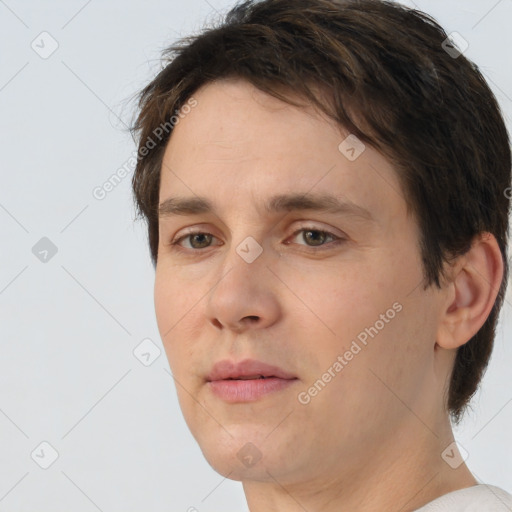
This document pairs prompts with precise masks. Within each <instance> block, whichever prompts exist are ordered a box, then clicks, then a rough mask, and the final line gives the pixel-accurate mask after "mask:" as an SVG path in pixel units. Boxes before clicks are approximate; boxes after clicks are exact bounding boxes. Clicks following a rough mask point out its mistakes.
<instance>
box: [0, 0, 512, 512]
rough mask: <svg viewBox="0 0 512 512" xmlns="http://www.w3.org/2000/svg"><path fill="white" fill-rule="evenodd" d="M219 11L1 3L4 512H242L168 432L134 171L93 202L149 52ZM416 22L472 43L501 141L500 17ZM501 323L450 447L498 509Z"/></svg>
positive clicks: (505, 82) (506, 484) (457, 13)
mask: <svg viewBox="0 0 512 512" xmlns="http://www.w3.org/2000/svg"><path fill="white" fill-rule="evenodd" d="M231 5H233V3H232V2H231V1H227V0H208V1H206V0H187V2H179V1H177V0H167V1H165V2H164V1H160V0H148V1H145V2H142V1H140V2H121V1H120V0H108V1H100V0H89V1H88V2H87V1H84V0H67V1H65V2H64V1H63V0H62V1H53V2H48V1H47V2H43V1H40V2H35V1H34V0H31V1H23V2H22V1H21V0H5V1H1V0H0V45H1V50H0V58H1V60H0V63H1V65H0V112H1V115H0V133H1V153H0V172H1V185H0V233H1V236H2V244H1V251H0V334H1V357H0V379H1V380H0V512H2V511H9V512H18V511H23V512H27V511H38V512H49V511H53V512H60V511H62V512H64V511H66V512H68V511H69V510H73V511H75V512H94V511H95V510H101V511H103V512H121V511H122V512H131V511H141V510H145V511H148V512H149V511H155V512H160V511H162V512H163V511H173V512H175V511H176V512H177V511H186V510H187V509H188V508H189V507H195V508H196V509H197V510H198V511H199V512H207V511H218V510H220V509H222V510H224V511H232V512H235V511H236V512H240V511H244V510H246V509H247V507H246V504H245V499H244V496H243V492H242V488H241V484H240V483H239V482H233V481H230V480H225V479H223V478H222V477H221V476H220V475H219V474H217V473H216V472H214V471H213V470H212V469H211V468H210V466H209V465H208V464H207V463H206V462H205V460H204V458H203V456H202V454H201V452H200V450H199V448H198V446H197V445H196V443H195V441H194V440H193V438H192V436H191V435H190V433H189V431H188V429H187V427H186V425H185V422H184V420H183V418H182V416H181V412H180V410H179V407H178V404H177V400H176V390H175V387H174V382H173V380H172V378H171V376H170V374H169V366H168V363H167V360H166V358H165V354H164V352H163V348H162V345H161V341H160V339H159V335H158V330H157V325H156V320H155V315H154V309H153V281H154V271H153V268H152V266H151V263H150V260H149V250H148V247H147V242H146V233H145V229H144V225H143V224H142V223H141V222H134V218H135V210H134V207H133V203H132V198H131V190H130V180H131V175H132V172H131V169H130V173H129V175H128V176H127V177H126V178H125V179H124V180H123V181H122V182H121V183H120V184H119V185H118V186H117V187H116V188H115V189H114V190H112V191H111V192H110V193H109V194H108V195H107V196H106V197H105V198H104V199H103V200H98V199H95V198H94V197H93V194H92V191H93V189H94V188H95V187H98V186H101V185H102V184H103V183H104V182H105V181H106V180H108V179H109V177H110V176H111V175H112V174H113V173H114V172H116V170H117V169H119V168H120V167H122V166H123V165H124V164H125V163H126V162H127V160H128V159H129V158H130V156H131V155H132V153H133V151H134V150H135V146H134V143H133V141H132V140H131V137H130V136H129V134H128V132H127V129H126V128H127V125H129V123H130V121H131V119H132V114H133V102H132V103H130V102H129V100H130V98H131V97H132V96H133V94H134V93H136V92H137V91H138V90H139V89H140V88H141V87H142V86H143V85H144V84H146V83H147V82H148V81H149V80H150V79H151V78H152V77H153V76H154V74H155V73H156V72H157V71H158V70H159V60H158V59H159V55H160V51H161V50H162V49H163V47H164V46H165V45H166V44H170V43H171V42H173V41H174V40H175V39H176V38H177V37H179V36H180V35H183V36H184V35H188V34H189V33H191V32H195V31H198V30H199V29H200V28H201V26H202V25H203V22H205V21H214V20H215V19H216V18H217V17H218V14H217V12H220V13H222V12H225V10H226V9H227V8H228V7H230V6H231ZM407 5H412V2H410V1H409V2H407ZM416 5H417V6H418V7H419V8H420V9H421V10H425V11H426V12H428V13H430V14H432V15H433V16H434V17H436V18H437V19H438V20H439V21H440V22H441V24H442V25H443V26H444V27H445V29H446V30H447V32H452V31H457V32H459V33H460V34H462V36H463V37H464V38H465V39H466V40H467V41H468V42H469V48H468V50H467V51H466V55H467V56H469V58H471V59H472V60H474V61H475V62H476V63H477V64H478V65H479V66H480V69H481V70H482V71H483V73H484V74H485V76H486V77H487V78H488V80H489V83H490V85H491V88H492V89H493V91H494V92H495V94H496V95H497V97H498V100H499V101H500V104H501V106H502V108H503V111H504V114H505V116H506V118H507V123H508V127H509V130H510V129H511V123H510V119H511V118H512V116H511V113H512V99H511V98H512V70H511V65H510V63H511V59H510V54H509V51H510V48H512V31H511V30H510V25H511V22H512V2H511V1H510V0H501V1H496V0H471V1H467V0H466V1H462V0H461V1H446V0H435V1H428V2H427V1H423V0H416ZM43 31H47V32H48V33H49V34H51V37H52V38H53V39H55V40H56V41H57V42H58V45H59V47H58V49H57V50H56V51H55V53H53V54H52V55H51V56H50V57H49V58H47V59H43V58H41V57H40V56H39V55H38V54H37V53H36V52H35V51H34V50H33V49H32V48H31V43H32V41H33V40H35V41H36V43H38V41H39V43H38V44H39V45H40V46H41V45H42V43H41V42H40V38H39V39H38V36H39V34H40V33H41V32H43ZM46 37H47V36H46ZM45 41H46V42H45V48H46V49H47V50H48V49H49V48H50V44H51V41H50V40H49V39H46V40H45ZM42 237H47V238H49V239H50V240H51V241H52V243H53V244H54V245H55V246H56V247H57V250H58V252H57V253H56V254H55V256H53V257H52V258H51V259H50V260H49V261H48V262H46V263H43V262H41V261H40V260H39V259H38V258H36V256H35V255H34V254H33V252H32V247H33V246H34V245H35V244H36V243H37V242H38V241H39V240H40V239H41V238H42ZM511 312H512V294H511V293H510V292H509V293H508V294H507V302H506V303H505V305H504V309H503V312H502V316H501V320H502V323H500V326H499V328H498V335H497V338H496V346H495V350H494V354H493V357H492V360H491V363H490V366H489V369H488V371H487V374H486V376H485V379H484V382H483V386H482V389H481V391H480V392H479V393H478V394H477V396H476V397H475V399H474V401H473V409H474V412H473V413H471V414H470V415H468V417H467V419H466V420H465V422H464V424H463V425H462V427H461V428H459V429H457V432H456V437H457V440H458V442H459V444H461V445H462V446H463V447H464V449H465V450H467V452H468V453H469V458H468V465H469V467H470V469H471V470H472V471H473V472H474V474H475V475H476V476H477V478H478V479H479V480H480V481H483V482H486V483H492V484H495V485H499V486H501V487H503V488H504V489H506V490H507V491H509V492H512V436H511V434H510V432H511V429H512V386H511V377H510V375H511V373H510V367H511V363H512V343H511V341H510V337H511V333H512V322H511ZM145 338H150V339H151V340H153V342H154V343H155V344H156V345H157V346H158V347H159V348H160V349H161V350H162V354H161V355H160V357H159V358H158V359H156V361H155V362H154V363H153V364H152V365H150V366H148V367H146V366H144V365H143V364H142V363H141V362H140V361H139V360H138V359H136V358H135V357H134V355H133V353H132V351H133V349H134V348H135V347H136V346H137V345H138V344H139V343H140V342H141V341H142V340H143V339H145ZM42 441H46V442H48V443H50V444H51V446H53V447H54V449H55V450H56V451H57V452H58V454H59V457H58V458H57V460H56V461H55V462H54V463H53V464H52V465H51V466H50V467H49V468H48V469H42V468H41V467H39V465H38V464H36V462H35V461H34V460H33V459H32V458H31V453H32V452H33V451H34V450H35V449H36V448H38V446H39V445H40V443H41V442H42ZM38 450H39V451H38ZM38 450H36V454H39V459H38V460H39V461H42V460H43V459H44V458H45V457H46V458H47V460H49V459H48V457H49V456H50V450H49V449H48V448H46V449H45V448H44V446H43V451H44V450H46V451H45V453H44V457H43V456H42V452H41V447H39V448H38ZM34 457H35V458H36V459H37V455H35V456H34Z"/></svg>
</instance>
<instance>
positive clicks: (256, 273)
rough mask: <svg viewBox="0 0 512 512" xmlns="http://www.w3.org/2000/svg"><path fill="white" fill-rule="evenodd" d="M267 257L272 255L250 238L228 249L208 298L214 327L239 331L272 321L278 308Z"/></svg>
mask: <svg viewBox="0 0 512 512" xmlns="http://www.w3.org/2000/svg"><path fill="white" fill-rule="evenodd" d="M235 236H236V234H235ZM242 236H244V235H242ZM239 239H240V238H239ZM269 258H271V254H270V253H269V252H266V251H264V250H263V247H262V245H261V244H260V243H259V242H258V241H257V240H256V239H255V238H254V237H252V236H251V235H249V236H245V238H242V241H240V242H238V243H233V244H232V245H231V246H230V247H229V249H228V250H227V251H226V252H225V258H224V261H223V264H222V272H221V274H222V278H221V279H220V280H219V282H218V283H217V285H216V286H214V288H213V289H212V291H211V293H210V295H209V298H208V306H207V315H208V316H209V317H210V321H211V322H213V323H214V325H217V326H219V325H222V326H224V327H229V328H231V329H233V330H236V331H239V330H240V329H241V328H242V327H243V326H244V325H246V324H247V325H249V324H250V325H255V324H257V325H258V326H264V325H269V323H272V322H273V321H275V319H276V317H277V315H278V309H279V308H278V302H277V297H276V296H275V293H274V291H273V286H272V279H273V276H272V273H271V272H269V270H268V269H267V265H268V264H269ZM244 319H246V320H244ZM255 321H257V322H255Z"/></svg>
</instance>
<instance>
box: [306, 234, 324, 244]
mask: <svg viewBox="0 0 512 512" xmlns="http://www.w3.org/2000/svg"><path fill="white" fill-rule="evenodd" d="M311 233H317V234H318V236H319V237H320V243H315V237H313V242H314V243H313V245H320V244H321V242H322V241H323V239H324V237H325V233H321V232H320V231H313V230H311V231H306V232H305V233H304V235H306V236H308V235H310V234H311ZM318 236H317V237H316V241H317V242H318Z"/></svg>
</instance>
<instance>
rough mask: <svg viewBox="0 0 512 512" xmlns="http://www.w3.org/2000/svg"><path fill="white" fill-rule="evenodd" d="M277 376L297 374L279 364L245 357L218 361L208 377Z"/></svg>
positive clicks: (209, 378) (216, 378)
mask: <svg viewBox="0 0 512 512" xmlns="http://www.w3.org/2000/svg"><path fill="white" fill-rule="evenodd" d="M259 375H262V376H263V377H277V378H279V379H287V380H288V379H295V378H296V377H295V375H292V374H291V373H288V372H286V371H285V370H283V369H282V368H279V367H278V366H274V365H271V364H267V363H264V362H262V361H257V360H255V359H244V360H243V361H240V362H238V363H235V362H233V361H230V360H228V359H224V360H222V361H218V362H217V363H215V364H214V365H213V367H212V370H211V372H210V373H209V374H208V376H207V377H206V380H207V381H212V380H225V379H237V378H239V377H251V376H259Z"/></svg>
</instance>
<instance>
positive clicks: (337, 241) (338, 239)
mask: <svg viewBox="0 0 512 512" xmlns="http://www.w3.org/2000/svg"><path fill="white" fill-rule="evenodd" d="M301 231H305V232H306V231H313V232H316V233H321V234H325V235H327V236H328V237H331V238H332V239H333V241H332V242H330V244H331V246H330V247H327V248H325V245H329V243H325V244H322V245H316V246H314V245H305V247H309V248H311V249H315V250H317V251H322V250H326V249H330V248H331V247H332V246H337V245H339V244H341V243H343V242H345V239H343V238H341V237H339V236H336V235H335V234H334V233H331V232H330V231H325V230H322V229H317V228H315V227H312V226H309V227H308V226H303V227H302V228H300V229H297V230H296V231H295V232H294V233H292V235H291V236H292V238H293V237H295V236H297V234H299V233H300V232H301ZM210 234H211V233H208V232H205V231H190V232H188V233H186V234H185V235H182V236H180V237H179V238H177V239H175V240H172V241H171V242H170V245H172V246H173V247H176V249H177V250H180V251H184V252H200V251H204V250H206V249H209V248H210V247H211V246H208V247H203V248H202V249H193V248H192V249H189V248H185V247H181V246H180V245H179V244H180V242H181V241H182V240H185V239H186V238H189V237H191V236H194V235H210ZM212 236H213V235H212ZM214 238H215V237H214ZM300 245H302V244H300Z"/></svg>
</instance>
